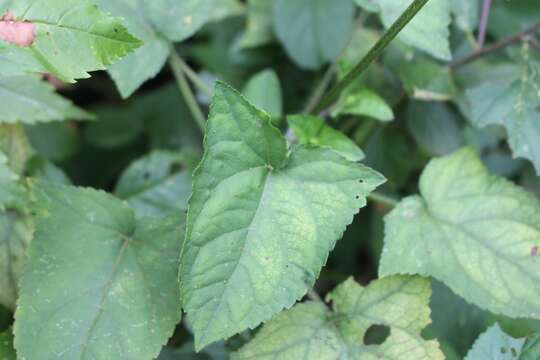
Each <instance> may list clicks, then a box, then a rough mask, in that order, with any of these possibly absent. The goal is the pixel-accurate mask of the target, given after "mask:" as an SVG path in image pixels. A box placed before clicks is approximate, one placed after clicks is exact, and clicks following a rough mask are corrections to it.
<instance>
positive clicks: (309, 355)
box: [232, 276, 444, 360]
mask: <svg viewBox="0 0 540 360" xmlns="http://www.w3.org/2000/svg"><path fill="white" fill-rule="evenodd" d="M430 293H431V292H430V288H429V281H428V280H426V279H422V278H419V277H403V276H401V277H400V276H398V277H392V278H387V279H381V280H377V281H374V282H372V283H371V284H370V285H369V286H367V287H365V288H364V287H362V286H360V285H358V284H357V283H356V282H354V281H353V280H352V279H349V280H347V281H345V282H344V283H343V284H341V285H339V286H338V287H337V288H336V289H335V290H334V291H333V292H332V293H330V294H329V295H328V299H329V300H332V301H333V303H334V304H333V305H334V306H333V311H331V310H329V309H328V308H327V307H326V306H325V305H324V304H323V303H319V302H308V303H304V304H298V305H296V306H294V307H293V308H292V309H290V310H286V311H284V312H283V313H281V314H279V315H278V316H276V317H275V318H274V319H272V320H271V321H269V322H268V323H266V324H265V325H264V326H263V328H262V330H261V331H260V332H258V333H257V335H256V336H255V339H254V340H252V341H251V342H250V343H248V344H247V345H246V346H244V347H243V348H242V349H241V350H240V351H239V352H238V353H236V354H234V355H233V357H232V358H233V359H235V360H243V359H261V360H263V359H269V360H270V359H282V360H289V359H290V360H296V359H318V360H334V359H343V360H349V359H350V360H353V359H356V360H363V359H366V360H371V359H373V360H375V359H383V358H384V359H388V360H398V359H399V360H417V359H426V360H435V359H437V360H439V359H440V360H442V359H444V356H443V354H442V353H441V351H440V350H439V345H438V343H437V342H436V341H433V340H431V341H426V340H424V339H423V338H422V336H421V334H420V333H421V331H422V329H423V328H424V327H426V326H427V325H428V324H429V323H430V319H429V305H428V302H429V296H430ZM373 326H386V327H388V328H389V329H390V335H389V336H388V338H387V339H385V340H384V342H383V343H382V344H380V345H371V344H366V335H367V333H368V331H369V329H370V328H372V327H373ZM362 339H364V343H362Z"/></svg>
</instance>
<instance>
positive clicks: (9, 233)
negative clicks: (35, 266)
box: [0, 209, 34, 309]
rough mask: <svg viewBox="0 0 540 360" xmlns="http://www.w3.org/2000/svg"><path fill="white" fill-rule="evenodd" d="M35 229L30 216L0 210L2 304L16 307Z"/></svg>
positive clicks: (0, 300) (0, 289)
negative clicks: (26, 253)
mask: <svg viewBox="0 0 540 360" xmlns="http://www.w3.org/2000/svg"><path fill="white" fill-rule="evenodd" d="M33 231H34V228H33V224H32V220H31V219H30V218H29V217H28V216H26V215H24V214H22V213H20V212H19V211H17V210H14V209H7V210H0V304H2V305H3V306H5V307H7V308H10V309H14V308H15V301H16V300H17V296H18V293H19V280H20V278H21V275H22V272H23V268H24V263H25V251H26V248H27V246H28V244H29V243H30V241H31V240H32V234H33Z"/></svg>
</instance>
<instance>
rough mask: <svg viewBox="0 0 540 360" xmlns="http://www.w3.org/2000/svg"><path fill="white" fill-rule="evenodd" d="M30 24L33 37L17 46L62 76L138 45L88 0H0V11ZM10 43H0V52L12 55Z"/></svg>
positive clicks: (82, 72)
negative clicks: (32, 27)
mask: <svg viewBox="0 0 540 360" xmlns="http://www.w3.org/2000/svg"><path fill="white" fill-rule="evenodd" d="M8 9H9V11H10V12H11V13H12V14H13V15H14V18H15V20H17V21H25V22H27V23H30V24H33V25H34V27H35V29H34V32H35V39H34V41H33V43H32V44H31V45H30V46H29V47H27V48H25V49H23V50H24V51H26V52H27V54H31V55H32V56H33V57H34V58H35V59H36V61H37V63H39V64H40V65H41V67H42V68H43V69H45V70H46V71H47V72H49V73H52V74H54V75H56V76H57V77H59V78H60V79H62V80H64V81H67V82H74V81H75V79H80V78H87V77H89V74H88V72H90V71H95V70H104V69H105V68H106V66H107V65H110V64H111V63H113V62H115V61H116V60H118V59H120V58H121V57H123V56H125V55H126V54H127V53H129V52H131V51H133V50H134V49H136V48H137V47H139V46H140V45H141V42H140V41H139V40H137V39H135V38H134V37H133V36H131V35H130V34H129V33H128V31H127V30H126V28H125V27H124V26H123V25H122V24H121V23H120V22H119V21H118V20H117V19H115V18H112V17H110V16H109V15H107V14H105V13H103V12H101V11H100V10H99V9H98V8H97V6H96V5H94V4H93V3H92V2H91V1H89V0H0V12H1V13H2V14H3V13H6V11H7V10H8ZM4 45H6V44H4ZM13 48H16V45H11V46H2V47H0V52H1V55H0V57H2V58H9V59H11V60H12V62H13V61H16V59H15V56H17V54H18V53H20V51H21V48H18V50H19V51H13V53H10V52H11V51H12V50H11V49H13ZM30 65H31V67H30V69H28V70H30V71H34V70H35V63H31V64H30Z"/></svg>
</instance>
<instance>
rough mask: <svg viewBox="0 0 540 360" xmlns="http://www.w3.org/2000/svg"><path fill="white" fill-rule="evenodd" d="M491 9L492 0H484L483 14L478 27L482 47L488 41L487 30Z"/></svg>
mask: <svg viewBox="0 0 540 360" xmlns="http://www.w3.org/2000/svg"><path fill="white" fill-rule="evenodd" d="M490 10H491V0H484V3H483V4H482V15H481V17H480V25H479V29H478V47H479V48H482V47H483V46H484V43H485V41H486V31H487V26H488V20H489V12H490Z"/></svg>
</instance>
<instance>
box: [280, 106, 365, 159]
mask: <svg viewBox="0 0 540 360" xmlns="http://www.w3.org/2000/svg"><path fill="white" fill-rule="evenodd" d="M287 122H288V123H289V126H290V128H291V130H292V131H293V132H294V135H295V136H296V137H297V138H298V142H299V143H300V144H303V145H312V146H320V147H327V148H329V149H332V150H334V151H335V152H337V153H338V154H340V155H341V156H343V157H344V158H346V159H347V160H350V161H360V160H362V159H363V158H364V152H363V151H362V150H361V149H360V148H359V147H358V145H356V144H355V143H354V142H353V141H352V140H351V139H349V138H348V137H347V136H346V135H344V134H343V133H341V132H340V131H338V130H335V129H333V128H332V127H330V126H328V125H327V124H326V123H325V121H324V119H321V118H318V117H315V116H307V115H296V116H289V117H288V118H287Z"/></svg>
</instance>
